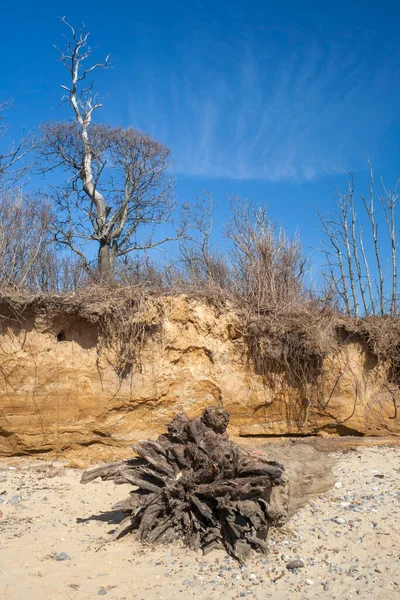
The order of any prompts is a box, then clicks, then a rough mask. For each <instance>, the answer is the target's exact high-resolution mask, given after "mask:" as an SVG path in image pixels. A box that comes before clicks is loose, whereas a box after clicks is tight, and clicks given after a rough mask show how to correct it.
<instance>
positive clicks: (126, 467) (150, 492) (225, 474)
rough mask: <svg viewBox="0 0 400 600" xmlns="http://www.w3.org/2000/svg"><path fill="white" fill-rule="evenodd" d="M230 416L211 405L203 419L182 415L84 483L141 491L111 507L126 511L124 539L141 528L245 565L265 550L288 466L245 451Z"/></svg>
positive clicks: (150, 537)
mask: <svg viewBox="0 0 400 600" xmlns="http://www.w3.org/2000/svg"><path fill="white" fill-rule="evenodd" d="M228 423H229V413H227V412H226V411H224V410H223V409H222V408H220V407H209V408H206V409H205V410H204V412H203V414H202V415H201V417H196V418H194V419H189V418H188V416H187V415H186V414H185V413H180V414H178V415H177V416H176V417H175V418H174V419H173V420H172V421H171V423H170V424H169V425H168V428H167V429H168V432H167V433H166V434H163V435H160V436H159V438H158V439H157V441H141V442H139V443H138V445H137V446H134V450H135V452H136V453H137V455H138V457H137V458H133V459H129V460H123V461H121V462H115V463H109V464H106V465H104V466H102V467H99V468H97V469H92V470H90V471H86V472H85V473H84V474H83V476H82V483H87V482H89V481H92V480H93V479H96V478H97V477H101V479H103V480H113V481H114V482H115V483H117V484H118V483H130V484H132V485H133V486H135V489H133V490H132V491H131V492H130V496H129V498H126V499H125V500H122V501H121V502H119V503H118V504H116V505H115V506H114V507H113V508H114V509H115V510H120V511H124V512H126V513H128V516H127V517H126V518H125V519H124V520H123V521H122V523H121V524H120V525H119V527H118V529H117V530H116V532H115V534H114V537H115V538H118V537H121V536H122V535H124V534H125V533H127V532H129V531H135V532H136V534H137V537H138V539H140V540H143V541H147V542H150V543H155V542H169V541H172V540H174V539H177V538H181V539H182V540H184V542H185V544H186V545H187V546H189V547H190V548H193V549H196V550H197V549H199V548H201V549H202V550H203V551H204V553H206V552H208V551H210V550H212V549H213V548H217V547H221V548H225V549H226V551H227V552H228V553H229V554H230V555H232V556H234V557H235V558H237V559H238V560H240V561H242V560H244V559H245V557H246V556H247V554H248V553H249V551H250V550H251V549H255V550H258V551H260V552H265V551H266V549H267V545H266V538H267V533H268V528H269V526H270V525H271V524H272V523H275V524H281V523H282V522H283V521H284V520H285V516H286V515H285V514H284V513H285V511H284V509H283V510H281V509H280V508H279V506H278V504H277V503H276V502H275V501H274V489H276V487H277V486H285V484H286V479H285V477H284V474H283V471H284V467H283V466H282V465H280V464H278V463H276V462H272V461H267V460H265V459H263V458H262V457H258V456H255V455H254V454H252V453H250V452H248V451H246V450H244V449H243V448H240V447H239V446H238V445H237V444H235V443H233V442H231V441H230V440H229V438H228V435H227V433H226V428H227V426H228Z"/></svg>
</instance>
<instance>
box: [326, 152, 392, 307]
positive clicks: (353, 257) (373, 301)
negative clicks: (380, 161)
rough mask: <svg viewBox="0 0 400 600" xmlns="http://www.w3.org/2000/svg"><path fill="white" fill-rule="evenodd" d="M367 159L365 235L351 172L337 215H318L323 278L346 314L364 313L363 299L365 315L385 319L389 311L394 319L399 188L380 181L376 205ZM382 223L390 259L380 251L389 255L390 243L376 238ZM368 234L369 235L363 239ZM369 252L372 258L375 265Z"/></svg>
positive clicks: (363, 200) (363, 197)
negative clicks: (388, 279)
mask: <svg viewBox="0 0 400 600" xmlns="http://www.w3.org/2000/svg"><path fill="white" fill-rule="evenodd" d="M367 160H368V168H369V198H368V200H367V199H366V197H365V196H363V195H361V196H360V198H361V200H362V204H361V207H362V208H363V209H364V211H365V214H366V217H367V219H368V223H369V228H367V232H366V234H365V232H364V230H363V228H362V226H361V224H360V220H359V218H358V216H357V212H356V200H355V195H354V176H353V174H352V173H348V175H349V181H348V183H347V192H346V193H342V192H341V191H340V190H339V189H337V190H336V191H337V197H336V200H335V201H334V205H335V210H334V211H333V213H331V214H330V215H328V216H327V217H324V216H323V215H321V213H320V212H319V211H317V213H318V216H319V218H320V221H321V224H322V227H323V229H322V231H323V233H324V239H322V240H321V243H322V251H323V253H324V255H325V257H326V268H327V271H326V272H325V279H326V281H327V282H328V285H329V286H330V287H331V289H332V291H333V293H334V295H335V297H336V298H338V299H339V304H342V306H343V307H344V309H345V312H346V313H347V314H348V315H351V316H355V317H358V316H359V315H360V301H361V303H362V312H363V314H364V315H384V314H386V313H387V312H389V313H390V314H391V315H392V316H394V315H395V314H396V313H397V245H398V244H397V231H396V206H397V198H398V195H397V192H396V189H397V186H396V187H395V189H394V190H393V191H390V190H387V189H386V188H385V186H384V185H383V182H382V190H383V191H382V194H381V195H380V196H379V199H378V202H377V203H376V202H375V190H374V184H375V180H374V174H373V170H372V165H371V162H370V160H369V159H368V157H367ZM383 220H384V221H386V226H387V234H388V237H389V244H390V255H389V256H387V257H386V258H385V256H384V254H383V251H382V248H384V250H385V252H386V248H387V246H388V244H387V243H386V240H383V241H384V243H383V244H381V242H382V240H380V237H379V235H378V234H379V225H380V222H381V221H383ZM368 233H369V237H367V238H365V235H368ZM364 238H365V239H366V240H367V241H366V243H365V242H364ZM368 254H370V255H372V262H371V257H370V258H368ZM385 263H386V264H387V265H388V269H387V270H389V271H391V274H392V277H391V284H390V285H389V286H386V285H385V271H384V264H385ZM370 264H371V265H372V266H370ZM388 305H389V306H390V308H389V310H388Z"/></svg>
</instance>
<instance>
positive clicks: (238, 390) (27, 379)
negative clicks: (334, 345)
mask: <svg viewBox="0 0 400 600" xmlns="http://www.w3.org/2000/svg"><path fill="white" fill-rule="evenodd" d="M162 302H163V304H164V307H163V308H164V310H163V312H164V317H163V319H162V322H161V323H160V324H159V325H160V326H159V327H158V328H156V329H155V333H154V334H153V335H152V337H151V338H150V339H149V340H148V342H147V343H146V345H145V347H144V349H143V351H142V353H141V360H140V363H141V364H140V367H139V366H137V367H135V368H134V369H133V370H132V371H131V372H130V373H129V374H128V375H127V376H126V377H125V378H123V379H121V378H119V377H118V375H117V374H116V372H115V370H114V368H113V366H112V363H113V360H112V356H111V354H109V355H107V354H106V353H104V352H103V353H99V352H98V344H97V336H98V332H97V329H96V326H95V325H93V324H91V323H90V322H88V321H87V320H84V319H82V318H79V317H74V316H73V315H65V317H63V318H58V319H59V320H58V322H56V323H53V327H51V328H49V327H48V325H46V324H44V323H43V322H41V320H40V318H38V317H37V316H36V317H33V316H30V317H29V316H27V317H26V319H25V320H23V322H22V323H18V322H12V321H7V322H5V323H4V324H3V327H2V332H1V334H0V455H12V454H18V453H19V454H25V453H40V452H43V453H44V452H49V451H51V452H53V453H60V454H61V453H64V454H65V455H67V456H68V455H78V454H79V452H80V451H82V449H84V451H85V455H86V456H89V455H90V454H92V456H93V457H95V458H96V459H97V460H98V459H100V458H106V457H113V456H121V455H123V454H124V452H125V450H124V449H126V452H128V448H129V444H130V443H131V442H132V441H133V440H135V439H142V438H145V437H148V436H151V437H154V436H156V435H157V434H158V433H160V432H161V431H162V430H163V428H164V425H165V424H166V423H168V422H169V421H170V419H171V418H172V417H173V415H174V414H175V413H176V412H178V411H182V410H183V411H186V412H187V413H188V414H189V415H195V414H199V413H200V412H201V410H202V408H203V407H204V406H206V405H210V404H216V403H222V404H223V405H224V407H226V408H227V409H228V410H230V411H231V434H234V435H271V434H272V435H298V434H315V433H321V434H339V435H340V434H352V435H374V436H380V435H391V434H392V435H399V434H400V421H399V418H398V417H397V412H396V402H397V394H398V392H397V390H396V389H394V388H392V387H391V386H390V385H389V384H388V383H387V373H386V371H385V366H384V365H378V364H377V361H376V360H374V358H373V357H371V356H370V355H369V354H368V352H367V350H366V348H364V347H363V345H362V344H361V343H344V344H343V345H342V346H340V348H339V350H338V351H337V352H336V353H335V355H332V356H328V357H327V358H326V359H325V364H324V371H325V375H324V378H323V381H321V382H320V384H319V390H318V391H312V390H310V391H309V394H308V398H307V399H306V398H304V390H303V391H302V392H301V393H300V392H299V390H296V389H294V388H291V387H290V386H289V385H288V383H287V380H286V377H285V373H284V372H279V371H277V370H276V369H274V368H272V366H271V371H270V372H269V371H268V369H266V370H265V371H264V373H263V374H256V373H255V371H254V368H253V366H252V363H251V360H250V359H249V357H248V352H247V348H246V344H245V343H244V341H243V338H242V336H241V332H240V322H239V320H238V316H237V314H236V313H235V312H234V310H229V309H224V310H220V309H218V308H216V307H214V306H210V305H207V304H206V303H204V302H201V301H198V300H195V299H188V298H186V297H180V298H174V299H171V298H167V299H165V300H163V301H162Z"/></svg>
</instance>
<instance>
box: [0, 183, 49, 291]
mask: <svg viewBox="0 0 400 600" xmlns="http://www.w3.org/2000/svg"><path fill="white" fill-rule="evenodd" d="M50 219H51V210H50V207H49V205H48V204H47V203H46V202H44V201H42V200H41V199H40V198H39V199H36V198H33V197H29V196H24V195H23V194H22V192H21V191H18V190H11V191H9V192H7V193H3V194H2V195H1V196H0V286H1V287H5V286H21V287H23V286H27V287H29V286H30V283H31V281H32V280H33V279H35V276H36V273H37V272H40V271H41V270H43V269H44V268H45V265H46V262H47V260H48V244H47V243H48V234H47V232H48V225H49V222H50Z"/></svg>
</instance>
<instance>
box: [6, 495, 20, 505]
mask: <svg viewBox="0 0 400 600" xmlns="http://www.w3.org/2000/svg"><path fill="white" fill-rule="evenodd" d="M21 500H22V498H21V496H13V497H12V498H11V499H10V500H9V501H8V503H9V504H20V502H21Z"/></svg>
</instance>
